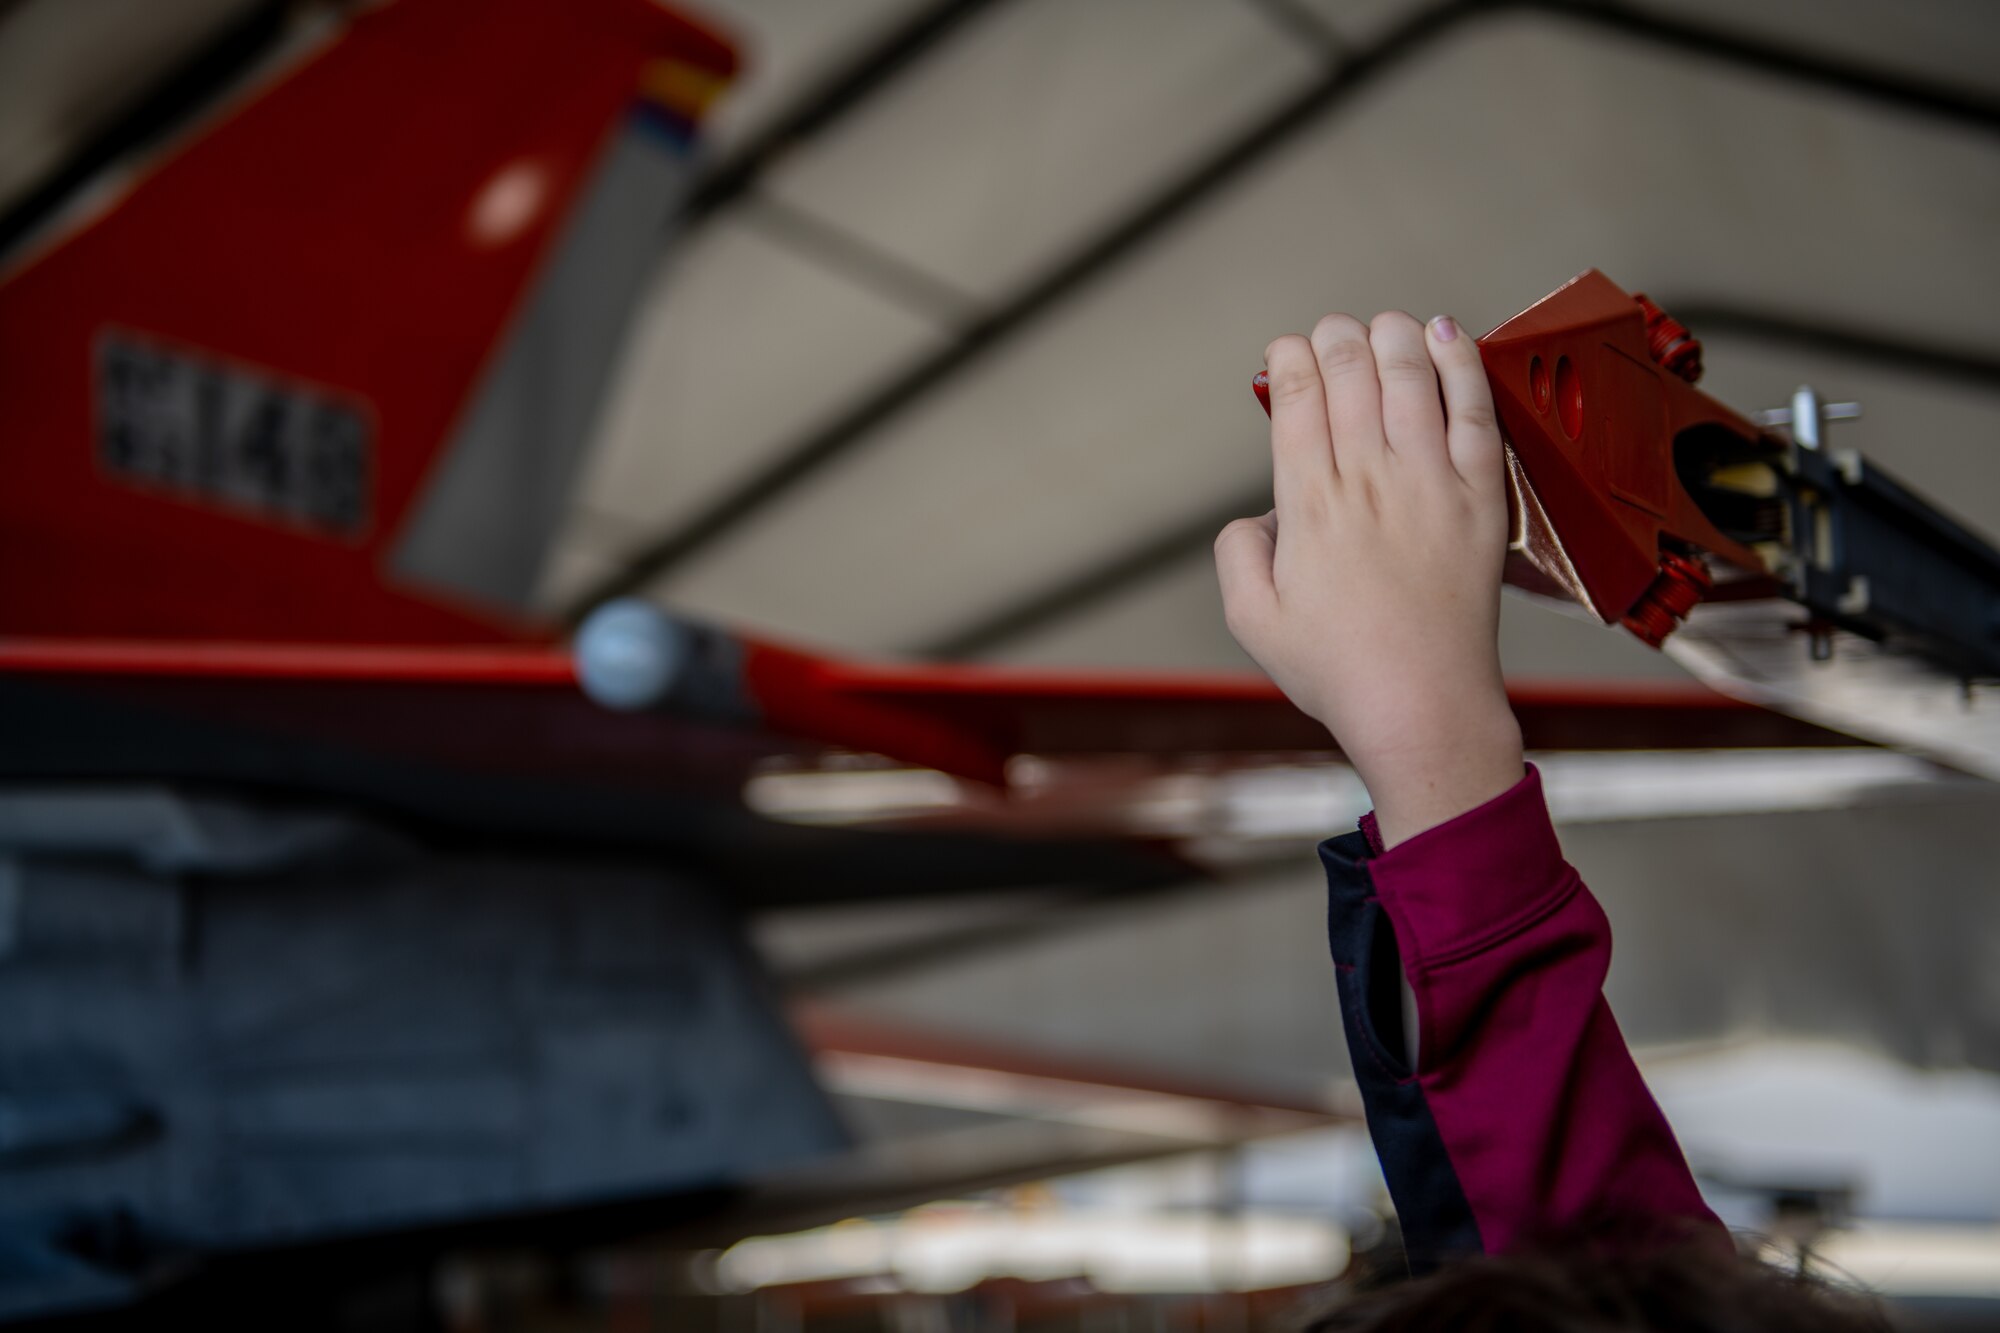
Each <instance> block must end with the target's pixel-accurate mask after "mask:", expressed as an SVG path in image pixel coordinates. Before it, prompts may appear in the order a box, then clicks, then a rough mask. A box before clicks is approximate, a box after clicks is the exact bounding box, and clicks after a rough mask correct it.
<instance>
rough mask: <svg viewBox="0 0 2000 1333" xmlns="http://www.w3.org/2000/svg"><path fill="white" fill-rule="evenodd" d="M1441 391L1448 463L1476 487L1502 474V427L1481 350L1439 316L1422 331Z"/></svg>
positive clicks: (1490, 481) (1449, 321)
mask: <svg viewBox="0 0 2000 1333" xmlns="http://www.w3.org/2000/svg"><path fill="white" fill-rule="evenodd" d="M1424 336H1425V338H1426V339H1427V340H1428V342H1429V344H1430V349H1431V360H1432V361H1433V362H1435V363H1436V365H1437V370H1438V384H1439V385H1440V386H1441V387H1442V388H1443V390H1444V410H1445V419H1446V426H1445V441H1446V445H1447V447H1448V448H1449V450H1450V453H1451V465H1452V466H1453V467H1454V468H1456V469H1457V470H1458V474H1459V475H1460V476H1461V477H1464V478H1465V479H1466V480H1467V481H1468V482H1470V483H1472V484H1473V485H1475V486H1488V485H1492V484H1494V483H1495V482H1497V481H1498V480H1499V478H1500V475H1501V469H1502V466H1503V464H1502V458H1503V453H1502V449H1501V445H1500V423H1499V420H1498V418H1497V417H1495V416H1494V413H1493V390H1492V388H1491V387H1490V386H1489V385H1488V384H1487V383H1486V366H1485V364H1484V363H1483V362H1481V361H1480V359H1479V347H1478V344H1476V343H1474V342H1473V340H1472V338H1471V336H1470V335H1469V334H1467V333H1466V332H1465V331H1464V330H1463V329H1461V328H1459V327H1458V323H1457V321H1455V320H1453V319H1452V317H1451V316H1449V315H1439V316H1438V317H1437V318H1436V319H1434V320H1432V321H1431V322H1430V325H1429V327H1428V328H1426V329H1425V331H1424Z"/></svg>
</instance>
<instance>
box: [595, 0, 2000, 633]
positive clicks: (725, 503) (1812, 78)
mask: <svg viewBox="0 0 2000 1333" xmlns="http://www.w3.org/2000/svg"><path fill="white" fill-rule="evenodd" d="M1506 13H1540V14H1547V15H1550V16H1553V17H1559V18H1564V19H1570V20H1575V21H1577V22H1580V23H1583V24H1586V25H1591V26H1596V27H1599V28H1602V29H1605V30H1608V31H1611V32H1615V33H1618V34H1620V35H1623V36H1625V37H1628V38H1630V39H1633V40H1635V41H1641V42H1645V43H1648V44H1652V45H1658V46H1663V47H1666V48H1669V49H1672V50H1676V51H1682V52H1685V53H1688V54H1691V55H1696V56H1701V57H1705V58H1709V59H1712V60H1717V61H1721V62H1723V63H1725V64H1733V65H1738V66H1743V67H1746V68H1749V69H1753V70H1756V71H1758V72H1759V73H1762V74H1765V75H1768V76H1772V77H1776V78H1781V79H1786V80H1789V81H1792V82H1796V83H1800V84H1803V85H1806V86H1808V87H1812V88H1815V89H1820V90H1825V91H1830V92H1833V93H1836V94H1839V95H1845V96H1852V97H1856V98H1860V99H1863V100H1866V101H1870V102H1873V103H1877V104H1881V105H1887V106H1893V107H1896V108H1898V109H1900V110H1904V111H1909V112H1915V113H1919V114H1923V115H1927V116H1931V117H1935V118H1938V119H1942V120H1946V121H1949V122H1952V123H1956V124H1961V125H1965V126H1968V127H1971V128H1975V129H1979V130H1983V131H1985V132H1987V133H2000V100H1995V99H1993V98H1990V97H1985V96H1981V95H1978V94H1974V93H1970V92H1962V91H1955V90H1951V89H1947V88H1942V87H1939V86H1937V85H1935V84H1933V83H1930V82H1926V81H1924V80H1921V79H1918V78H1915V77H1911V76H1907V75H1903V74H1900V73H1896V72H1893V71H1886V70H1880V69H1874V68H1870V67H1867V66H1865V65H1862V64H1859V63H1856V62H1853V61H1848V60H1843V59H1839V58H1835V57H1831V56H1819V55H1814V54H1810V53H1805V52H1800V51H1796V50H1793V49H1791V48H1788V47H1785V46H1782V45H1779V44H1778V43H1776V42H1772V41H1766V40H1762V39H1758V38H1753V37H1746V36H1743V35H1741V34H1737V33H1732V32H1729V31H1727V30H1725V29H1719V28H1715V27H1711V26H1708V25H1706V24H1696V23H1689V22H1686V21H1684V20H1681V19H1678V18H1673V17H1670V16H1668V15H1665V14H1661V13H1655V12H1652V11H1638V10H1628V9H1624V8H1620V7H1613V6H1607V5H1604V4H1601V3H1598V2H1597V0H1441V3H1438V4H1434V5H1430V6H1427V7H1425V8H1423V9H1420V10H1418V11H1416V12H1414V13H1413V14H1411V15H1410V16H1408V17H1407V18H1405V19H1403V20H1402V21H1401V22H1400V23H1398V24H1397V25H1396V26H1395V27H1393V28H1391V29H1389V30H1388V31H1387V32H1386V33H1384V34H1383V35H1382V36H1381V37H1379V38H1378V39H1377V40H1376V41H1375V42H1373V43H1372V44H1371V45H1369V46H1367V47H1365V48H1362V49H1359V50H1357V51H1355V52H1353V53H1352V54H1350V55H1348V56H1346V57H1345V58H1344V59H1341V60H1339V61H1338V63H1336V64H1334V65H1333V66H1332V67H1330V68H1329V69H1328V71H1327V72H1326V73H1325V75H1323V76H1322V77H1321V78H1320V79H1318V80H1317V81H1315V82H1314V83H1313V84H1312V85H1311V86H1310V87H1308V88H1306V89H1305V90H1304V91H1302V92H1301V93H1300V94H1298V95H1297V96H1295V97H1293V98H1291V99H1289V100H1288V101H1286V102H1285V103H1284V104H1283V105H1282V106H1280V107H1279V108H1278V109H1277V110H1276V111H1275V112H1273V113H1272V114H1270V115H1268V116H1266V117H1264V118H1263V119H1262V120H1261V121H1260V122H1259V123H1257V124H1256V125H1254V126H1252V127H1251V128H1250V129H1249V130H1248V131H1247V132H1246V133H1244V134H1243V135H1241V136H1240V137H1239V138H1238V139H1237V140H1235V141H1234V142H1232V143H1228V144H1225V145H1223V146H1222V147H1221V148H1220V149H1218V150H1216V151H1213V152H1211V153H1209V154H1207V155H1205V156H1204V157H1203V158H1202V159H1201V160H1200V161H1198V162H1197V163H1195V164H1194V165H1193V167H1192V168H1191V169H1189V170H1188V171H1187V172H1185V173H1184V174H1182V175H1181V176H1180V177H1179V178H1178V179H1177V180H1175V181H1173V182H1171V183H1169V184H1168V185H1167V186H1166V187H1165V188H1164V189H1162V190H1161V191H1159V192H1158V193H1156V194H1154V195H1153V196H1151V197H1150V198H1148V199H1147V200H1145V201H1144V202H1143V203H1141V204H1140V205H1139V206H1138V207H1136V208H1135V209H1133V210H1132V211H1131V212H1129V213H1127V214H1126V215H1125V216H1124V217H1122V218H1120V219H1119V220H1117V221H1116V222H1114V223H1113V224H1112V225H1111V226H1110V227H1108V228H1107V229H1105V230H1104V231H1102V232H1100V233H1098V234H1097V235H1096V236H1094V237H1092V238H1090V239H1089V240H1088V241H1086V242H1085V243H1084V244H1083V245H1082V246H1081V247H1079V248H1078V249H1077V250H1075V251H1073V252H1072V253H1071V254H1070V255H1068V256H1067V257H1066V258H1064V259H1062V260H1061V261H1059V262H1058V263H1057V264H1055V265H1054V267H1052V268H1051V269H1050V270H1048V271H1047V272H1046V273H1044V275H1043V276H1042V277H1040V278H1039V279H1036V280H1034V281H1031V282H1030V283H1028V284H1027V285H1026V286H1025V287H1024V288H1023V289H1022V290H1020V291H1018V292H1017V293H1015V294H1014V296H1013V297H1011V298H1010V299H1008V300H1007V301H1005V302H1003V303H1002V304H1000V305H999V306H997V307H994V308H992V309H990V310H988V311H986V312H985V313H983V314H982V315H980V316H979V317H977V318H976V319H974V320H972V321H971V322H970V323H968V324H967V325H966V326H965V327H964V328H963V329H962V330H961V332H960V334H959V336H958V337H957V339H956V340H954V341H952V342H950V343H948V344H946V345H945V346H944V347H943V348H941V349H939V350H938V351H937V352H935V353H933V354H932V355H930V356H927V357H925V358H923V359H922V360H920V361H918V362H917V363H916V364H915V365H913V366H912V367H911V368H910V369H908V370H907V371H906V372H905V373H903V374H902V375H900V376H898V377H896V378H894V379H892V380H891V381H890V382H888V383H887V384H886V385H884V386H883V387H881V388H880V389H878V390H876V391H874V392H872V393H870V394H868V395H867V396H865V397H864V398H862V399H861V400H860V401H859V402H857V403H855V404H853V405H852V406H850V407H849V408H847V409H846V410H845V411H842V412H840V413H838V414H837V415H835V416H834V417H833V419H832V420H830V421H828V422H827V423H826V424H825V425H823V426H822V427H820V428H819V429H817V430H816V431H814V432H813V433H811V434H810V435H808V436H806V437H805V438H804V439H802V440H800V441H798V442H797V443H796V444H795V445H794V446H793V447H792V448H790V449H788V450H785V451H783V452H782V453H780V454H779V456H778V457H777V458H775V459H774V460H772V461H771V462H769V463H767V464H766V465H764V466H763V467H761V468H759V469H758V470H757V471H755V472H753V473H752V474H751V475H750V476H748V477H747V478H745V479H744V480H742V481H741V482H739V483H737V484H736V485H735V486H734V487H733V488H731V489H730V490H728V491H727V492H725V493H724V494H722V495H721V496H719V497H718V498H716V499H715V500H714V501H712V502H711V503H710V504H708V505H707V506H706V507H705V508H703V509H702V510H700V511H699V512H697V513H695V514H694V515H693V516H692V517H690V518H688V519H686V520H685V521H683V522H682V523H681V524H679V525H678V526H676V527H675V528H673V529H671V530H670V531H667V532H665V533H662V534H660V535H659V536H657V537H655V538H654V539H653V540H651V541H649V542H647V543H645V544H644V545H642V546H641V547H640V548H639V549H638V550H636V551H634V552H632V553H630V554H629V555H627V556H626V557H625V558H624V559H623V560H622V561H621V562H620V563H619V567H618V568H617V569H616V570H614V571H613V572H612V573H611V574H610V575H608V576H607V577H605V578H603V579H601V580H599V581H598V582H597V583H595V584H593V585H592V586H590V587H589V588H588V589H586V590H585V592H584V593H583V594H582V595H581V596H580V597H578V598H577V599H575V600H574V601H573V602H572V603H571V604H570V606H569V607H568V608H567V619H568V620H570V621H571V623H574V622H575V621H577V620H580V619H581V618H582V617H583V616H584V615H586V614H588V612H589V611H590V609H591V608H592V607H594V606H596V605H598V604H599V603H601V602H603V601H605V600H608V599H609V598H612V597H620V596H626V595H630V594H634V593H637V592H640V591H642V590H643V589H644V588H646V587H647V586H648V585H650V584H652V583H653V582H655V581H656V580H657V579H659V578H660V577H662V576H663V575H665V574H667V573H670V572H671V571H672V570H674V569H675V568H677V567H678V566H680V565H682V564H683V563H685V562H686V561H688V560H689V559H691V558H693V557H694V556H695V555H697V554H699V553H700V552H702V551H704V550H706V549H708V548H709V547H711V546H713V545H714V544H715V543H717V542H718V541H720V540H721V539H722V538H724V537H725V536H727V535H728V534H730V533H731V532H733V531H734V530H736V529H737V528H738V527H739V526H740V525H741V524H743V523H744V522H746V521H748V520H749V519H751V518H753V517H754V516H756V515H757V514H759V513H761V512H763V511H764V510H766V509H767V508H769V507H770V506H771V505H773V504H774V503H776V502H777V501H778V500H779V499H781V498H783V497H785V496H787V495H789V494H791V493H792V492H793V491H794V490H795V489H796V488H797V487H798V486H800V485H801V484H802V483H803V482H805V481H806V480H808V479H809V478H811V477H813V476H814V475H816V474H817V473H819V472H820V471H821V470H822V469H824V468H826V467H827V466H828V465H829V464H831V463H833V462H835V461H837V460H839V459H841V458H843V457H845V456H846V455H848V454H849V453H851V452H853V451H854V450H855V449H856V448H858V447H859V446H861V445H862V444H863V443H864V442H865V441H866V440H867V439H868V438H870V437H871V436H873V435H874V434H875V432H876V431H877V430H878V429H879V428H880V427H882V426H883V425H884V424H886V423H887V422H888V421H890V420H891V419H893V418H894V417H896V416H898V415H899V414H901V413H902V412H904V411H905V410H907V409H908V408H910V407H911V406H912V405H913V404H915V403H917V402H918V401H920V400H922V399H924V398H927V397H928V396H930V395H931V394H934V393H936V392H937V391H938V390H939V389H940V388H941V387H943V386H944V385H946V384H948V383H950V382H951V381H952V380H954V379H955V378H956V377H958V376H959V375H961V374H963V373H964V372H965V371H966V370H967V369H968V368H970V367H971V366H973V365H975V364H977V363H978V362H979V361H981V360H982V359H983V358H984V357H985V356H986V355H987V354H988V353H989V352H991V351H992V350H993V349H995V348H997V347H999V346H1001V345H1002V344H1004V343H1006V342H1008V341H1009V340H1010V339H1012V338H1013V337H1014V336H1016V335H1018V334H1019V333H1020V332H1021V331H1022V330H1023V329H1025V328H1027V327H1028V326H1030V325H1031V324H1033V323H1034V321H1035V320H1037V319H1038V318H1040V317H1041V316H1042V315H1044V314H1046V313H1048V312H1049V311H1051V310H1053V309H1055V308H1057V307H1058V306H1060V305H1061V304H1062V303H1063V302H1064V301H1065V300H1067V299H1068V298H1069V297H1071V296H1072V295H1074V294H1075V293H1076V292H1078V291H1079V290H1081V289H1082V288H1084V287H1086V286H1087V285H1089V284H1090V283H1091V282H1092V281H1094V280H1095V279H1097V278H1099V277H1100V276H1102V275H1103V274H1104V273H1105V272H1107V271H1108V270H1110V269H1111V268H1112V267H1114V266H1115V265H1116V264H1118V263H1119V262H1120V261H1121V260H1123V259H1124V258H1125V257H1127V256H1128V255H1130V254H1132V253H1133V252H1134V251H1136V250H1137V249H1138V248H1139V247H1140V246H1141V245H1142V244H1143V243H1144V242H1146V241H1148V240H1150V239H1151V238H1153V237H1154V236H1156V235H1159V234H1160V233H1161V232H1163V231H1164V230H1165V229H1166V228H1167V227H1168V226H1169V225H1171V224H1172V223H1173V222H1175V221H1176V220H1178V219H1179V218H1181V217H1182V216H1184V215H1185V214H1187V213H1188V212H1189V211H1190V210H1192V209H1193V208H1195V207H1196V206H1198V205H1200V204H1202V203H1204V202H1205V201H1207V200H1208V199H1209V198H1211V197H1213V196H1214V195H1215V194H1216V193H1217V192H1218V191H1220V190H1222V189H1223V188H1225V187H1227V186H1228V185H1230V184H1231V183H1232V182H1234V181H1236V180H1238V179H1240V178H1241V177H1242V176H1243V175H1245V174H1246V173H1247V172H1249V171H1250V170H1251V169H1252V168H1253V167H1255V166H1256V165H1258V164H1259V163H1261V162H1263V161H1265V160H1266V159H1268V158H1269V157H1271V156H1272V155H1273V154H1274V153H1276V152H1277V151H1279V150H1280V149H1281V148H1282V147H1283V146H1285V145H1286V144H1288V143H1290V142H1291V141H1292V140H1293V139H1294V138H1295V137H1296V136H1298V135H1299V134H1301V133H1302V132H1304V131H1305V130H1306V129H1308V128H1310V127H1313V126H1315V125H1317V123H1318V122H1319V121H1320V119H1321V118H1322V117H1324V116H1326V115H1328V114H1329V113H1331V112H1332V111H1334V110H1335V109H1336V108H1338V107H1340V106H1341V105H1343V104H1344V103H1346V102H1347V101H1348V100H1349V99H1350V98H1352V97H1353V96H1354V95H1355V94H1356V93H1358V92H1359V91H1361V90H1362V89H1363V88H1365V87H1367V86H1368V85H1370V84H1372V83H1373V82H1374V81H1375V80H1376V79H1378V78H1380V77H1381V76H1382V75H1383V74H1385V73H1387V72H1389V71H1391V70H1394V69H1396V68H1398V67H1400V66H1402V65H1404V64H1406V63H1408V62H1410V61H1411V60H1412V59H1414V58H1415V57H1417V56H1418V55H1420V54H1421V53H1423V52H1425V51H1427V50H1428V49H1430V48H1431V47H1432V46H1433V45H1435V44H1436V43H1437V42H1438V41H1439V40H1440V39H1442V38H1443V37H1445V36H1446V35H1447V34H1449V33H1451V32H1452V31H1454V30H1456V29H1457V28H1458V27H1459V26H1460V25H1461V24H1462V23H1464V22H1465V21H1467V20H1469V19H1473V18H1479V17H1485V16H1493V15H1499V14H1506ZM946 641H955V636H947V640H946Z"/></svg>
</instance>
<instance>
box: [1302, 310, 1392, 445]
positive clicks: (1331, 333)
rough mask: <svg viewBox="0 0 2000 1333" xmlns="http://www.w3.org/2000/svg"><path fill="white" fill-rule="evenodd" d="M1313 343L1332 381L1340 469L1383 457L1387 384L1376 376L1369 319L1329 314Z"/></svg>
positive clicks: (1330, 402)
mask: <svg viewBox="0 0 2000 1333" xmlns="http://www.w3.org/2000/svg"><path fill="white" fill-rule="evenodd" d="M1312 345H1313V352H1314V354H1315V355H1317V356H1318V358H1319V375H1320V379H1322V380H1323V381H1325V383H1326V415H1327V421H1328V423H1329V425H1330V426H1331V428H1332V431H1333V466H1334V471H1335V472H1336V473H1338V472H1339V471H1340V469H1341V468H1343V467H1346V466H1348V465H1349V464H1350V463H1352V464H1357V465H1358V464H1366V463H1369V462H1371V461H1374V460H1375V459H1378V458H1380V457H1381V455H1382V447H1383V446H1382V386H1381V384H1380V383H1379V382H1378V381H1377V379H1376V377H1375V353H1374V351H1373V350H1372V349H1371V348H1370V347H1369V346H1368V327H1367V325H1365V324H1363V323H1362V322H1361V321H1360V320H1358V319H1356V318H1354V316H1352V315H1328V316H1327V317H1326V318H1324V319H1322V320H1320V322H1319V323H1318V324H1316V325H1314V326H1313V332H1312Z"/></svg>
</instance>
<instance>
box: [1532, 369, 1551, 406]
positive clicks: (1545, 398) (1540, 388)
mask: <svg viewBox="0 0 2000 1333" xmlns="http://www.w3.org/2000/svg"><path fill="white" fill-rule="evenodd" d="M1528 392H1530V393H1532V394H1534V395H1535V410H1536V411H1537V412H1546V411H1548V410H1549V368H1548V367H1547V366H1545V365H1543V364H1542V358H1540V357H1539V356H1538V357H1536V358H1535V359H1534V360H1532V361H1530V362H1529V363H1528Z"/></svg>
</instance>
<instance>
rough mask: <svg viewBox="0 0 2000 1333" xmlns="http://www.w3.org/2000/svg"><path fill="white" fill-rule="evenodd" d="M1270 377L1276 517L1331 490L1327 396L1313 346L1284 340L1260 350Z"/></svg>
mask: <svg viewBox="0 0 2000 1333" xmlns="http://www.w3.org/2000/svg"><path fill="white" fill-rule="evenodd" d="M1264 367H1265V369H1266V370H1267V371H1268V372H1269V374H1270V392H1271V483H1272V489H1273V491H1274V492H1275V494H1274V497H1273V498H1274V499H1275V500H1276V501H1277V512H1278V513H1280V514H1287V515H1290V514H1297V513H1299V512H1300V504H1301V501H1302V499H1303V498H1304V497H1306V496H1308V495H1312V494H1320V495H1323V494H1325V492H1326V491H1327V489H1328V488H1329V487H1331V486H1332V484H1333V471H1334V469H1333V442H1332V440H1330V439H1329V438H1328V436H1327V426H1326V390H1325V388H1324V386H1323V385H1322V384H1321V383H1320V377H1319V365H1318V362H1317V361H1316V360H1315V359H1314V356H1313V348H1312V344H1311V343H1309V342H1307V341H1306V340H1305V339H1304V338H1301V337H1299V336H1298V335H1297V334H1295V333H1293V334H1286V335H1285V336H1284V337H1282V338H1280V339H1278V340H1277V341H1276V342H1274V343H1272V344H1271V345H1270V346H1269V347H1266V348H1265V349H1264Z"/></svg>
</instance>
